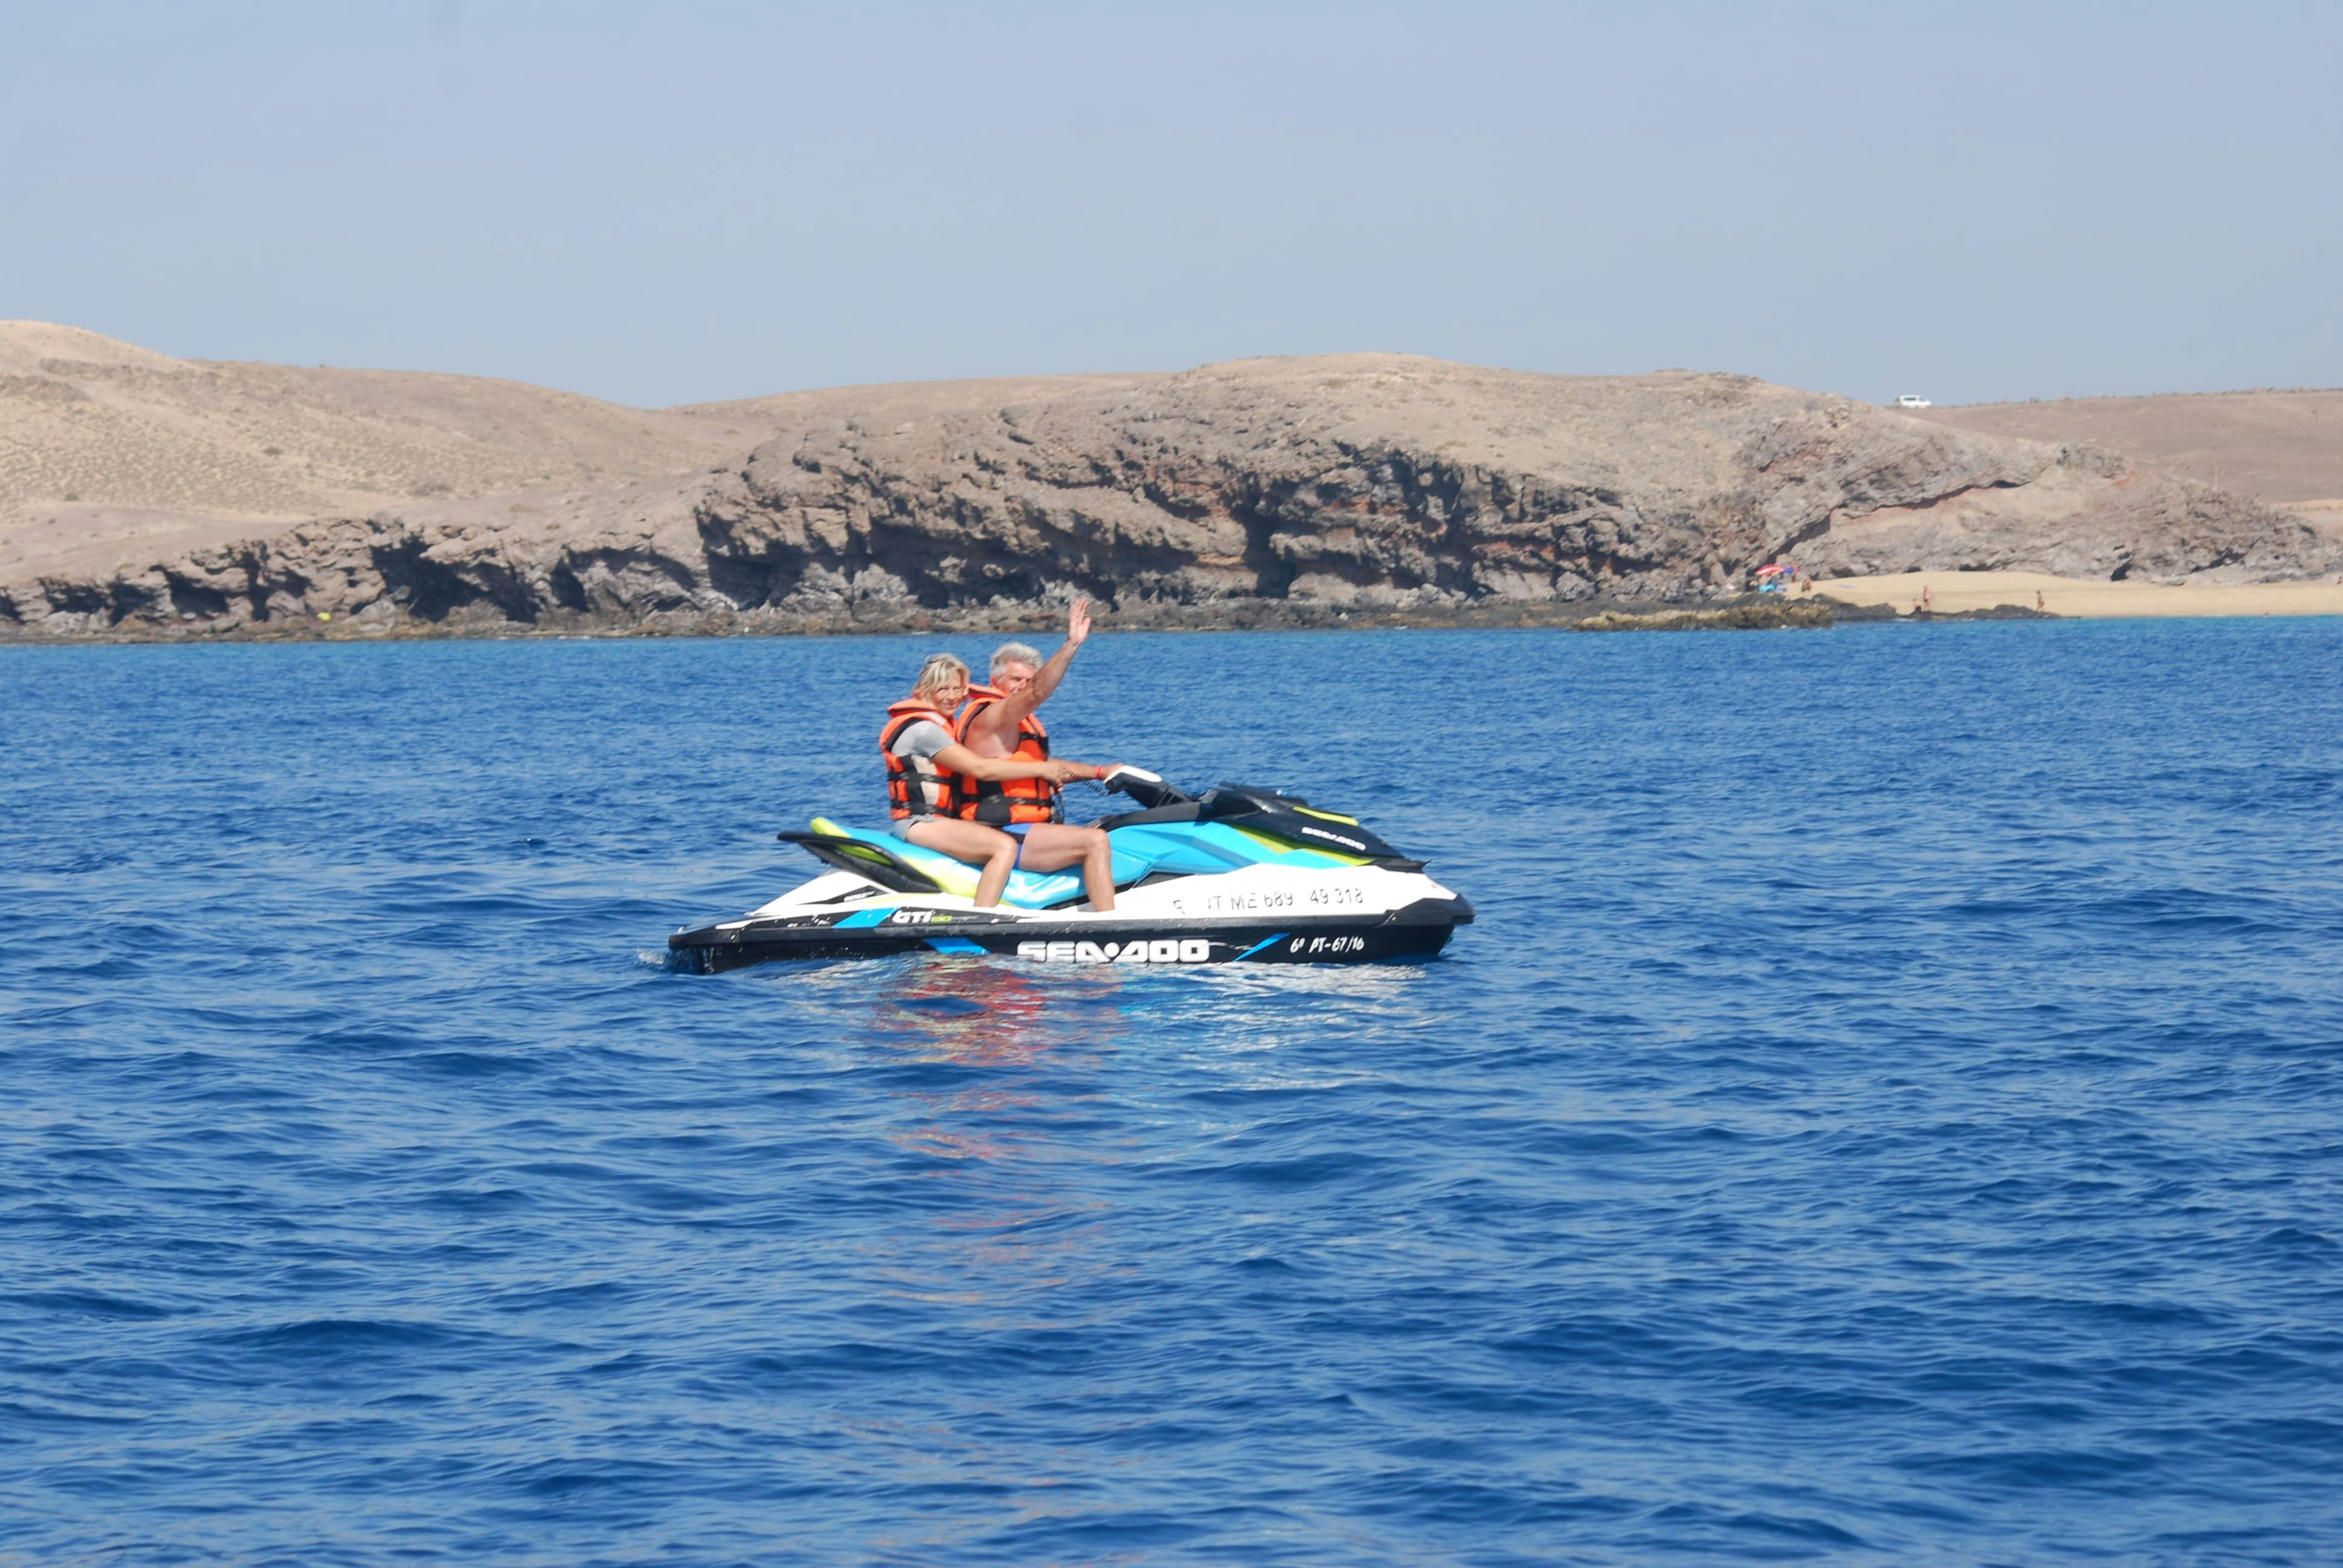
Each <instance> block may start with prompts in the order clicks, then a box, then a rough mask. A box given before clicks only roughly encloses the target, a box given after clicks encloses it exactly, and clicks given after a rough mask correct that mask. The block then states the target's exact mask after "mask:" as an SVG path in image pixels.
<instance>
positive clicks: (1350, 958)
mask: <svg viewBox="0 0 2343 1568" xmlns="http://www.w3.org/2000/svg"><path fill="white" fill-rule="evenodd" d="M1115 777H1117V778H1118V779H1119V781H1118V782H1116V783H1115V784H1114V786H1113V787H1114V788H1115V789H1118V790H1120V791H1121V792H1122V793H1124V794H1127V795H1130V796H1131V797H1132V798H1133V799H1137V800H1139V801H1140V803H1141V807H1142V809H1141V810H1139V811H1136V812H1131V813H1126V814H1124V815H1122V816H1120V817H1113V818H1109V819H1105V820H1104V821H1103V822H1101V824H1100V825H1101V826H1102V827H1104V828H1105V829H1107V833H1108V841H1109V843H1110V844H1111V847H1112V850H1113V857H1112V859H1113V865H1112V871H1113V877H1114V883H1115V889H1116V892H1115V907H1114V908H1113V909H1112V910H1109V911H1107V912H1105V913H1098V912H1094V911H1093V910H1091V909H1090V908H1089V906H1088V903H1087V901H1086V900H1085V897H1084V894H1085V884H1084V883H1083V880H1082V878H1081V874H1080V873H1079V872H1078V871H1073V870H1062V871H1053V872H1043V873H1035V872H1028V871H1024V870H1015V871H1012V872H1011V875H1010V877H1009V879H1008V884H1007V886H1006V888H1005V889H1004V890H1003V897H1002V899H1001V902H1000V903H998V904H997V905H995V906H992V907H989V908H986V909H981V910H980V909H978V908H977V907H976V905H975V901H974V899H973V896H972V895H973V894H974V893H975V892H976V890H977V872H976V869H974V868H973V867H970V866H968V865H965V864H963V863H961V862H960V861H958V860H955V859H952V858H951V857H950V856H949V855H945V854H942V853H940V851H938V850H935V849H929V848H926V847H925V846H923V845H920V844H917V843H912V842H908V841H906V840H904V839H899V838H896V837H894V836H893V835H891V834H889V833H883V832H877V831H872V830H869V829H857V828H850V827H841V826H840V825H839V824H837V823H835V822H831V821H829V820H828V819H823V818H819V817H818V818H816V819H814V822H813V828H812V830H811V831H809V832H802V833H799V832H788V833H783V834H781V835H780V837H781V838H782V839H786V840H788V841H789V842H791V843H795V844H798V845H800V846H802V847H803V848H804V849H807V850H808V851H809V852H810V853H811V854H812V855H813V857H814V858H815V859H818V860H820V861H821V862H822V863H823V864H824V865H826V866H828V867H830V868H831V869H830V871H829V872H828V873H827V874H825V875H823V876H820V877H816V878H815V879H813V880H812V881H810V882H808V883H806V884H804V885H803V886H801V887H798V888H794V889H792V890H789V892H787V893H784V894H782V895H781V896H780V897H779V898H778V899H775V900H772V901H771V902H770V903H769V904H765V905H763V906H761V907H760V908H758V909H755V910H749V913H748V914H746V915H745V916H743V917H741V918H740V919H739V920H726V921H722V922H720V923H719V924H716V925H710V926H701V927H699V928H697V929H695V930H680V931H678V932H676V933H675V935H673V936H671V937H669V939H668V949H669V952H671V953H672V954H673V955H674V960H675V963H676V966H677V967H678V968H679V969H686V970H699V971H700V972H702V973H714V972H717V971H719V970H734V969H740V968H744V967H745V966H747V965H749V964H758V963H767V962H769V961H772V960H777V959H850V958H890V957H895V956H899V955H901V954H905V953H960V954H979V953H981V954H990V955H993V956H997V957H1001V958H1009V959H1019V960H1028V961H1031V962H1036V963H1053V964H1054V963H1064V964H1124V965H1129V966H1131V967H1133V968H1137V967H1140V966H1142V965H1157V964H1171V965H1188V964H1225V963H1266V964H1297V963H1300V964H1363V963H1383V962H1390V961H1393V960H1411V959H1415V960H1421V959H1428V958H1432V957H1433V956H1435V955H1436V954H1438V953H1439V951H1440V950H1441V949H1442V948H1443V947H1445V946H1447V944H1448V939H1449V937H1450V936H1451V935H1452V934H1453V932H1454V931H1455V930H1456V928H1457V927H1458V926H1461V925H1466V924H1469V923H1470V922H1471V921H1472V919H1473V906H1472V905H1470V904H1468V903H1466V902H1465V901H1464V900H1463V899H1461V898H1458V897H1457V896H1456V895H1455V894H1454V893H1453V892H1451V891H1450V890H1448V889H1446V888H1443V887H1442V886H1441V885H1440V884H1439V883H1438V882H1436V881H1434V880H1433V879H1431V878H1430V877H1428V876H1426V875H1425V874H1424V868H1423V862H1422V861H1421V860H1413V859H1408V858H1406V857H1405V856H1403V855H1401V854H1399V853H1398V852H1397V851H1395V850H1394V849H1392V847H1391V846H1390V845H1389V844H1386V843H1385V842H1384V841H1383V839H1380V838H1378V837H1376V836H1375V835H1374V834H1373V832H1371V831H1369V830H1368V829H1366V828H1364V827H1363V826H1361V825H1360V823H1359V821H1358V819H1356V818H1353V817H1346V816H1342V815H1340V814H1339V813H1335V812H1331V811H1320V810H1317V809H1312V807H1310V805H1309V804H1308V802H1306V801H1303V800H1302V799H1299V798H1298V797H1295V796H1292V795H1287V794H1280V793H1277V792H1274V791H1268V790H1261V789H1252V788H1250V787H1247V786H1244V785H1237V784H1222V785H1217V786H1215V787H1214V788H1213V789H1212V790H1210V791H1208V792H1207V793H1206V794H1205V795H1203V796H1202V798H1197V797H1192V796H1189V795H1187V794H1185V793H1183V792H1182V791H1180V790H1178V789H1174V788H1173V787H1172V786H1170V785H1167V784H1165V783H1164V782H1163V781H1162V780H1161V779H1159V778H1157V777H1156V776H1155V775H1153V774H1148V773H1142V772H1140V771H1139V770H1136V769H1117V770H1116V775H1115Z"/></svg>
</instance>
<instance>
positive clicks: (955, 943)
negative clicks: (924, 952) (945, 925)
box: [928, 937, 983, 953]
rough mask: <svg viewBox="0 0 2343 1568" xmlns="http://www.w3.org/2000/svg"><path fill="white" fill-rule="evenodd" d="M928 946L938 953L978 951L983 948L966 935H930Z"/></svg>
mask: <svg viewBox="0 0 2343 1568" xmlns="http://www.w3.org/2000/svg"><path fill="white" fill-rule="evenodd" d="M928 946H930V947H931V948H933V949H935V950H936V951H938V952H940V953H980V952H982V951H983V949H982V948H980V947H978V946H977V945H976V944H975V943H974V942H972V941H970V940H968V939H967V938H966V937H930V938H929V939H928Z"/></svg>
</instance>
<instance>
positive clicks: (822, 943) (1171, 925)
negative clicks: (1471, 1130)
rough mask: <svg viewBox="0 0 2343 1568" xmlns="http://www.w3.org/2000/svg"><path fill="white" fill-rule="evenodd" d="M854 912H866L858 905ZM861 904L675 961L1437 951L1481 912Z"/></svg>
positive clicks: (716, 967)
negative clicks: (1074, 910) (1264, 912)
mask: <svg viewBox="0 0 2343 1568" xmlns="http://www.w3.org/2000/svg"><path fill="white" fill-rule="evenodd" d="M855 913H867V911H856V912H855ZM853 919H854V914H853V913H845V914H838V913H820V914H818V913H814V912H812V911H808V912H805V913H801V914H800V913H792V914H788V915H782V916H779V917H775V918H770V919H764V920H756V919H751V920H741V921H735V922H730V923H729V924H726V925H721V926H703V927H701V928H700V929H699V930H689V931H678V932H677V933H676V934H675V935H673V936H671V937H669V939H668V949H669V952H670V953H672V954H673V955H674V960H675V963H676V967H677V968H679V969H684V970H694V971H697V972H699V973H702V974H716V973H720V972H722V971H724V970H735V969H742V968H745V967H747V966H748V965H750V964H759V963H769V962H771V961H773V960H786V959H860V958H894V957H899V956H901V955H903V954H907V953H944V954H955V953H956V954H962V955H970V956H973V955H979V954H990V955H991V956H994V957H999V958H1009V959H1019V960H1026V961H1029V962H1035V963H1047V964H1120V965H1124V966H1127V967H1131V968H1139V967H1172V968H1179V967H1187V966H1193V965H1198V964H1227V963H1255V964H1364V963H1390V962H1404V961H1407V960H1424V959H1429V958H1433V957H1436V956H1437V955H1438V954H1439V952H1440V950H1442V949H1443V948H1444V947H1446V946H1447V945H1448V939H1449V937H1450V936H1451V935H1453V933H1454V931H1455V930H1456V928H1457V927H1458V926H1460V925H1463V924H1467V923H1469V922H1470V921H1471V920H1472V919H1473V909H1472V906H1471V905H1470V904H1467V903H1466V902H1465V901H1464V900H1463V899H1459V898H1455V897H1453V896H1450V897H1447V898H1438V899H1425V900H1421V901H1419V902H1418V903H1415V904H1412V905H1410V906H1408V907H1406V908H1403V909H1400V910H1391V911H1389V912H1387V913H1383V914H1377V915H1374V916H1373V917H1361V916H1355V915H1319V916H1312V915H1303V914H1295V915H1291V916H1288V917H1286V918H1284V919H1282V920H1268V919H1244V920H1117V919H1116V918H1115V917H1114V916H1113V915H1111V914H1109V915H1091V914H1087V913H1084V914H1078V915H1071V916H1065V915H1060V916H1053V915H1052V914H1051V912H1049V911H1047V910H1041V911H1035V912H1031V913H1026V912H1022V911H1017V910H971V909H958V910H940V909H935V908H931V907H917V906H906V907H898V908H895V909H891V910H888V911H886V912H885V913H884V915H883V916H882V918H880V919H879V920H864V921H862V922H861V923H857V924H848V923H846V922H847V921H849V920H853Z"/></svg>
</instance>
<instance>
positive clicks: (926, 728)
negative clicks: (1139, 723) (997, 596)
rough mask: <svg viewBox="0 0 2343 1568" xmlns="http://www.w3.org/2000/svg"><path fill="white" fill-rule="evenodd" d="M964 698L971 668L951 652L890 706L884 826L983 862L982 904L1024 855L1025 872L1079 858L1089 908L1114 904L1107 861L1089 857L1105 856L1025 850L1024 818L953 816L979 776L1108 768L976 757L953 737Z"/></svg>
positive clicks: (1078, 775)
mask: <svg viewBox="0 0 2343 1568" xmlns="http://www.w3.org/2000/svg"><path fill="white" fill-rule="evenodd" d="M967 696H968V666H967V665H966V664H963V663H962V662H961V661H960V660H959V659H957V658H953V657H952V656H951V655H950V654H949V653H939V654H932V655H930V657H929V658H928V661H927V662H926V663H925V664H923V665H921V666H920V675H919V678H918V679H917V680H915V681H913V682H912V683H911V695H910V696H909V697H907V698H905V699H902V700H901V701H900V702H897V703H894V704H892V705H890V707H889V708H888V709H887V722H886V723H885V725H883V726H882V727H881V728H880V731H879V751H880V755H881V756H882V757H884V758H885V759H887V813H888V816H889V818H890V820H889V822H888V824H887V826H888V830H889V831H890V832H891V833H893V834H894V835H895V837H897V838H898V839H904V840H905V841H907V842H909V843H913V844H917V845H919V846H920V848H921V849H934V850H936V851H938V852H939V853H941V854H946V855H950V857H951V858H952V859H955V860H964V861H966V862H967V863H968V864H970V865H971V866H981V867H983V868H984V870H983V873H982V875H980V877H978V879H977V883H976V907H977V908H978V909H980V910H989V909H990V908H992V907H993V906H994V905H995V904H998V903H999V902H1001V890H1002V889H1003V888H1006V887H1007V886H1008V885H1009V873H1010V872H1011V871H1013V870H1015V869H1018V865H1019V861H1020V857H1023V864H1024V869H1027V870H1029V871H1055V870H1061V869H1064V868H1065V867H1067V866H1070V865H1072V864H1074V863H1075V862H1076V861H1077V860H1081V861H1083V862H1084V864H1083V870H1084V873H1085V877H1084V879H1085V881H1086V882H1087V883H1088V885H1089V889H1090V894H1091V908H1092V909H1095V910H1111V909H1113V908H1114V882H1113V879H1112V876H1111V873H1109V872H1108V870H1107V867H1106V866H1105V865H1104V864H1101V865H1097V866H1093V865H1091V864H1090V863H1089V862H1090V861H1091V860H1100V861H1104V860H1105V859H1106V857H1105V856H1102V855H1087V854H1085V852H1084V850H1085V849H1086V848H1087V844H1086V843H1085V844H1084V845H1083V846H1082V847H1080V848H1077V847H1074V846H1071V845H1070V846H1067V847H1066V848H1065V849H1058V850H1056V852H1053V853H1049V854H1043V853H1041V852H1040V849H1041V847H1040V846H1036V847H1035V849H1034V850H1033V851H1028V850H1027V849H1026V847H1025V841H1024V835H1023V834H1022V833H1021V832H1019V831H1017V830H1016V829H1017V828H1018V827H1022V826H1024V824H1017V825H1016V827H1012V828H1011V829H1008V830H1005V831H1004V830H1003V829H1000V828H992V827H987V826H985V825H984V824H983V823H980V822H965V821H962V820H960V818H959V816H958V815H957V811H958V809H959V805H960V797H961V795H962V793H963V792H965V791H970V790H973V789H974V788H975V782H976V781H977V780H979V779H982V780H986V781H990V782H997V781H999V780H1001V779H1047V780H1049V781H1050V782H1051V783H1052V784H1063V783H1065V782H1067V781H1068V780H1070V779H1096V778H1098V777H1100V776H1101V774H1102V773H1103V772H1104V771H1105V769H1101V768H1098V767H1095V766H1093V765H1092V764H1091V763H1088V762H1072V761H1069V760H1067V759H1064V758H1062V757H1053V758H1048V759H1043V760H1041V761H1026V760H1021V759H1014V758H993V757H979V756H978V755H977V754H976V753H975V752H973V751H971V750H970V749H968V748H967V747H965V746H963V745H961V744H960V742H959V741H957V740H955V739H952V717H951V716H952V710H953V709H956V708H958V707H959V706H960V703H961V702H962V701H963V700H965V699H966V698H967ZM1076 831H1088V832H1090V833H1093V834H1096V836H1097V837H1098V838H1099V839H1101V840H1103V839H1105V837H1106V835H1105V834H1103V833H1099V832H1098V831H1097V829H1087V830H1084V829H1077V830H1076ZM1053 848H1054V847H1053ZM1068 850H1071V853H1069V852H1067V851H1068ZM1044 862H1046V863H1044Z"/></svg>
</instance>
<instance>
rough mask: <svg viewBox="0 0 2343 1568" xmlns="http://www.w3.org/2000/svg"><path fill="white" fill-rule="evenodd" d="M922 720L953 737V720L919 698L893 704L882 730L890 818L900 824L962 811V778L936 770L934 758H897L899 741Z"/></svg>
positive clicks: (948, 772)
mask: <svg viewBox="0 0 2343 1568" xmlns="http://www.w3.org/2000/svg"><path fill="white" fill-rule="evenodd" d="M922 719H925V720H927V721H928V722H929V723H931V724H935V725H937V726H940V728H941V729H942V730H943V732H944V733H945V734H946V735H950V734H952V733H953V730H952V721H951V718H950V715H949V714H947V713H945V712H944V710H943V709H940V708H938V707H937V706H936V705H935V704H933V703H931V702H929V701H927V700H926V699H923V698H918V697H907V698H905V699H903V700H902V701H900V702H897V703H893V704H890V706H889V708H888V709H887V722H886V723H885V724H884V725H882V726H880V730H879V754H880V756H881V757H884V758H885V759H887V815H888V816H890V817H891V818H893V819H896V820H898V821H900V820H901V819H904V818H906V817H950V816H953V815H955V814H956V813H957V812H958V810H959V809H960V792H959V790H958V789H956V788H955V785H956V784H957V782H958V781H959V779H960V775H959V774H957V773H954V772H952V771H950V769H943V768H939V767H937V766H936V762H935V759H934V758H932V757H898V756H897V755H895V742H896V740H897V739H899V738H900V736H901V735H902V733H903V731H904V730H906V729H910V727H911V726H912V725H914V724H917V723H919V722H920V720H922Z"/></svg>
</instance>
